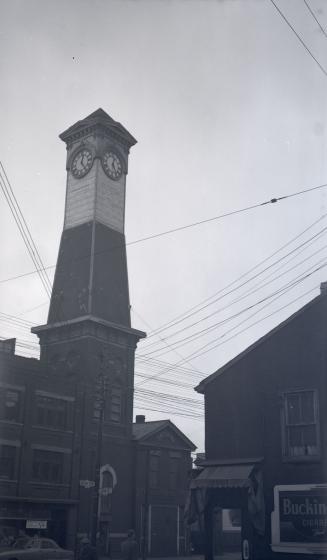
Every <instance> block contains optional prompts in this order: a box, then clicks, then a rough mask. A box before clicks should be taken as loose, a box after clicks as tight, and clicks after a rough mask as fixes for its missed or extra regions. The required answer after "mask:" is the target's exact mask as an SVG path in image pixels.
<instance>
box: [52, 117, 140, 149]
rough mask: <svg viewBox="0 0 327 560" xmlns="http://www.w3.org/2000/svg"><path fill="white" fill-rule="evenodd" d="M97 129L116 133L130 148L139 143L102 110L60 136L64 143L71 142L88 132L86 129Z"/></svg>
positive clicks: (78, 122) (77, 123)
mask: <svg viewBox="0 0 327 560" xmlns="http://www.w3.org/2000/svg"><path fill="white" fill-rule="evenodd" d="M96 127H102V128H105V129H108V130H109V131H112V132H115V133H116V134H117V135H118V136H120V137H121V138H122V140H124V141H125V142H126V143H127V144H128V145H129V147H130V146H134V144H136V142H137V140H135V138H134V137H133V136H132V135H131V134H130V133H129V132H128V130H126V128H125V127H124V126H123V125H122V124H120V123H119V122H117V121H115V120H114V119H113V118H112V117H110V115H108V113H106V112H105V111H104V110H103V109H101V108H100V109H97V110H96V111H94V112H93V113H91V114H90V115H88V117H85V119H82V120H81V121H77V122H76V123H75V124H73V125H72V126H70V127H69V128H67V130H65V131H64V132H62V133H61V134H59V138H61V140H63V141H64V142H69V141H70V140H73V139H74V138H76V137H78V136H80V135H82V133H83V131H86V129H89V128H96Z"/></svg>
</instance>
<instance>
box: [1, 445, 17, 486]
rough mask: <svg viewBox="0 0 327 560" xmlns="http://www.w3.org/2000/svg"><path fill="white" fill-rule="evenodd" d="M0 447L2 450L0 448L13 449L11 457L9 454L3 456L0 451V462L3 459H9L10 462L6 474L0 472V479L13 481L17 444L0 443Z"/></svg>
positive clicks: (14, 477) (14, 478)
mask: <svg viewBox="0 0 327 560" xmlns="http://www.w3.org/2000/svg"><path fill="white" fill-rule="evenodd" d="M0 448H1V451H2V448H6V449H10V450H13V452H12V457H10V456H5V455H3V454H2V453H1V451H0V461H1V462H2V461H3V460H4V459H7V460H9V461H11V462H12V465H11V466H10V467H9V469H8V473H9V474H8V475H7V474H1V473H0V481H4V480H7V481H13V480H16V468H17V459H18V458H17V446H16V445H10V444H9V443H2V442H1V443H0Z"/></svg>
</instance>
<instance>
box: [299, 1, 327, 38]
mask: <svg viewBox="0 0 327 560" xmlns="http://www.w3.org/2000/svg"><path fill="white" fill-rule="evenodd" d="M303 2H304V3H305V5H306V7H307V8H308V10H309V12H310V14H311V15H312V17H313V19H314V20H315V21H316V23H317V24H318V26H319V28H320V31H322V32H323V34H324V35H325V37H326V38H327V33H326V31H325V29H324V28H323V26H322V25H321V23H320V21H319V20H318V18H317V17H316V15H315V13H314V11H313V10H312V9H311V7H310V5H309V2H307V0H303Z"/></svg>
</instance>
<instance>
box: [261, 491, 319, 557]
mask: <svg viewBox="0 0 327 560" xmlns="http://www.w3.org/2000/svg"><path fill="white" fill-rule="evenodd" d="M274 497H275V509H274V512H273V514H272V534H273V550H274V549H275V548H276V547H277V548H279V547H281V546H283V545H284V546H286V547H288V548H289V547H292V545H295V544H296V545H297V548H299V547H300V548H301V545H303V548H304V550H303V552H304V551H306V552H308V547H309V549H310V547H312V549H313V550H314V549H316V547H321V546H324V547H326V536H327V486H326V485H292V486H291V485H290V486H276V487H275V496H274Z"/></svg>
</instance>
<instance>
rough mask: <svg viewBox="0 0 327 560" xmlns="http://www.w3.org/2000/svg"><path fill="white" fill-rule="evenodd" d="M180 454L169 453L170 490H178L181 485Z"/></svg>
mask: <svg viewBox="0 0 327 560" xmlns="http://www.w3.org/2000/svg"><path fill="white" fill-rule="evenodd" d="M180 457H181V456H180V453H177V452H170V453H169V488H171V489H173V488H177V487H178V486H179V485H180Z"/></svg>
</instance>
